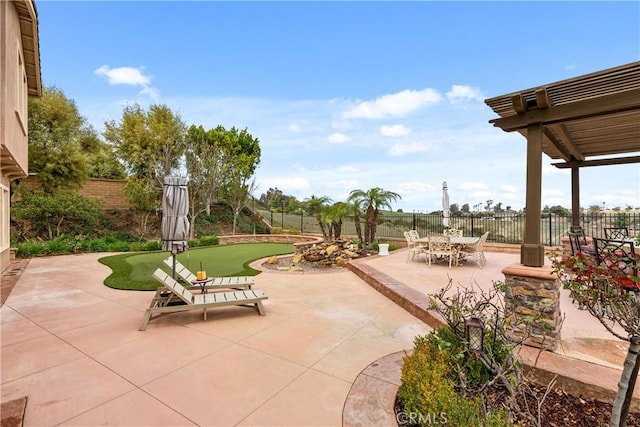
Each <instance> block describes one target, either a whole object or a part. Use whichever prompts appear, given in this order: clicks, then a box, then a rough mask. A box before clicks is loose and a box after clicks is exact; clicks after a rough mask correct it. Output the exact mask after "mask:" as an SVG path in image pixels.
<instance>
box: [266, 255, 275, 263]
mask: <svg viewBox="0 0 640 427" xmlns="http://www.w3.org/2000/svg"><path fill="white" fill-rule="evenodd" d="M277 263H278V257H277V256H275V255H274V256H272V257H270V258H269V259H268V260H267V264H277Z"/></svg>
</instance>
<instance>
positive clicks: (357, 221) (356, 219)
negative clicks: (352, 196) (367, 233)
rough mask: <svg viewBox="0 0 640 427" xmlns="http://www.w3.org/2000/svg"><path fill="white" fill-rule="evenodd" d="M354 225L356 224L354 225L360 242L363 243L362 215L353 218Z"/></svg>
mask: <svg viewBox="0 0 640 427" xmlns="http://www.w3.org/2000/svg"><path fill="white" fill-rule="evenodd" d="M353 223H354V225H355V227H356V234H357V235H358V240H359V241H360V243H363V240H362V225H361V224H360V215H358V214H357V213H356V214H355V215H354V217H353Z"/></svg>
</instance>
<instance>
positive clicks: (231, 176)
mask: <svg viewBox="0 0 640 427" xmlns="http://www.w3.org/2000/svg"><path fill="white" fill-rule="evenodd" d="M223 148H224V149H225V150H226V151H225V152H224V156H225V161H226V166H227V167H226V176H225V179H224V182H225V189H224V192H223V194H224V196H225V200H226V201H227V202H228V203H229V204H230V205H231V208H232V210H233V224H234V233H235V225H236V222H237V218H238V215H239V214H240V211H241V210H242V208H243V207H244V205H245V204H246V202H247V200H248V198H249V194H250V193H251V192H253V191H255V188H256V185H255V181H253V182H251V183H250V182H249V181H250V180H251V177H253V174H254V173H255V170H256V168H257V167H258V164H260V154H261V151H260V141H259V140H258V138H254V137H253V136H252V135H251V134H250V133H249V132H248V131H247V129H243V130H241V131H239V130H238V129H236V128H235V127H232V128H231V129H229V130H228V131H227V132H226V142H225V144H224V145H223Z"/></svg>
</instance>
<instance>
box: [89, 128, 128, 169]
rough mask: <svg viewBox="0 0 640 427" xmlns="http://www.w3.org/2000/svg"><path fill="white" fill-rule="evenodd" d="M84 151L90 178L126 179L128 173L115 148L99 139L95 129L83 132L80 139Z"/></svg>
mask: <svg viewBox="0 0 640 427" xmlns="http://www.w3.org/2000/svg"><path fill="white" fill-rule="evenodd" d="M80 145H81V147H82V151H83V152H84V153H85V154H86V156H87V163H88V170H87V173H88V175H89V178H103V179H125V178H126V177H127V173H126V171H125V169H124V165H123V164H122V163H120V161H119V160H118V158H117V157H116V154H115V153H114V151H113V148H112V147H111V146H110V145H109V144H107V143H106V142H104V141H101V140H100V138H98V134H97V133H96V131H95V130H94V129H93V128H89V129H87V131H86V132H83V134H82V136H81V138H80Z"/></svg>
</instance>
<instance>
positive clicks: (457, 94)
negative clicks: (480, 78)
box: [447, 85, 484, 104]
mask: <svg viewBox="0 0 640 427" xmlns="http://www.w3.org/2000/svg"><path fill="white" fill-rule="evenodd" d="M447 98H448V99H449V102H451V103H452V104H457V103H460V102H464V101H480V102H482V101H483V100H484V94H483V93H482V91H481V90H480V89H478V88H477V87H472V86H464V85H453V86H452V87H451V90H450V91H449V92H447Z"/></svg>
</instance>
